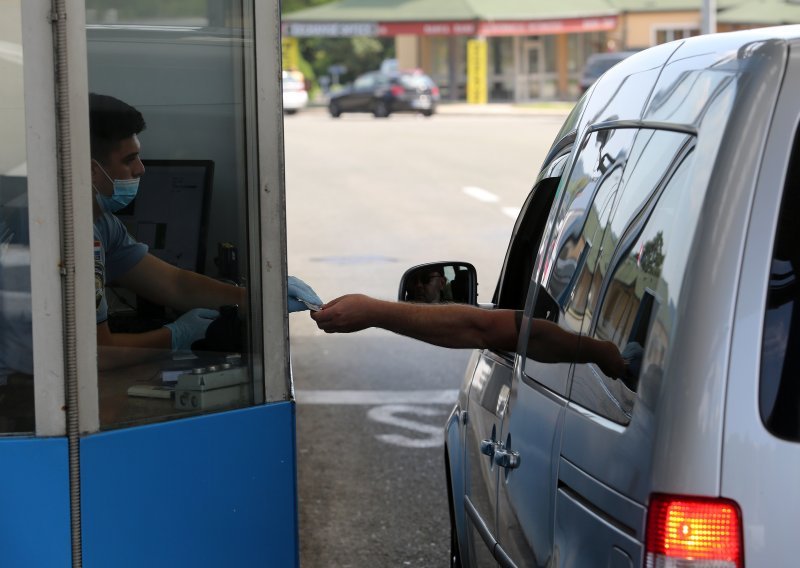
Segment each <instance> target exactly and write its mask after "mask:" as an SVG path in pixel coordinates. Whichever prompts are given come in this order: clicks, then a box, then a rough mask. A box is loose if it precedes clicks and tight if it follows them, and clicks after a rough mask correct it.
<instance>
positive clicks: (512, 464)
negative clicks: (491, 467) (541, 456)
mask: <svg viewBox="0 0 800 568" xmlns="http://www.w3.org/2000/svg"><path fill="white" fill-rule="evenodd" d="M519 461H520V460H519V452H515V451H513V450H509V449H507V448H496V449H495V451H494V463H495V464H496V465H498V466H500V467H504V468H506V469H516V468H518V467H519Z"/></svg>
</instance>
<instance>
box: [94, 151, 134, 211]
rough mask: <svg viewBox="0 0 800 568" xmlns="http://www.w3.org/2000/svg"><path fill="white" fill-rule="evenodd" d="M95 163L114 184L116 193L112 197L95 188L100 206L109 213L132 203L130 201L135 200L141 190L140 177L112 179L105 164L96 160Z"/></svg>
mask: <svg viewBox="0 0 800 568" xmlns="http://www.w3.org/2000/svg"><path fill="white" fill-rule="evenodd" d="M95 163H96V164H97V167H99V168H100V170H101V171H102V172H103V173H104V174H105V176H106V177H107V178H108V180H109V181H110V182H111V183H112V184H113V186H114V193H113V194H112V195H111V197H109V196H107V195H103V194H102V193H100V192H99V191H97V188H95V191H96V192H97V202H98V203H99V204H100V207H102V208H103V210H104V211H107V212H109V213H116V212H117V211H119V210H120V209H124V208H125V207H127V206H128V205H130V202H131V201H133V200H134V198H135V197H136V193H137V192H138V191H139V178H133V179H111V176H110V175H108V173H107V172H106V171H105V170H104V169H103V166H101V165H100V164H99V163H97V161H95Z"/></svg>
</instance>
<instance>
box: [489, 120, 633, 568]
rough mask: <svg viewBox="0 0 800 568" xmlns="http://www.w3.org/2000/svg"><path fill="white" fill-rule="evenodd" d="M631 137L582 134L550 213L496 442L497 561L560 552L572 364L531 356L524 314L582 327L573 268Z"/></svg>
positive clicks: (605, 207)
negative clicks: (561, 467)
mask: <svg viewBox="0 0 800 568" xmlns="http://www.w3.org/2000/svg"><path fill="white" fill-rule="evenodd" d="M632 138H633V131H626V130H620V131H611V130H600V131H596V132H592V133H590V134H588V135H587V136H586V137H585V138H584V140H583V143H582V144H581V145H580V147H578V148H576V150H575V151H576V152H577V154H576V156H575V158H574V162H573V166H572V169H571V173H570V174H569V176H568V177H567V178H566V181H565V182H562V183H563V185H564V187H563V189H562V190H561V193H562V194H563V197H562V199H561V203H560V205H559V207H558V209H557V210H556V211H555V213H554V215H553V216H552V217H551V220H550V221H549V222H548V226H549V227H552V231H551V236H550V239H549V241H546V242H545V243H544V246H542V247H540V251H539V255H538V260H537V267H536V269H535V275H534V279H533V282H532V285H531V287H530V290H529V292H528V296H529V297H528V302H527V306H526V310H525V315H526V317H525V318H524V319H523V323H522V328H521V332H520V345H519V347H518V356H517V365H516V367H515V371H514V374H513V377H512V385H511V390H510V398H509V401H508V403H507V404H506V405H505V407H504V416H503V419H504V422H503V424H502V426H501V428H500V438H499V441H498V448H497V450H496V452H495V454H496V455H498V454H499V457H497V458H496V459H495V461H496V462H497V463H498V466H499V469H500V471H499V472H498V496H497V501H498V506H497V541H498V544H497V547H496V555H497V556H498V557H499V558H501V559H502V560H503V561H502V564H503V565H507V566H547V565H551V564H552V563H555V562H557V556H556V554H555V551H554V548H553V515H554V509H555V495H556V479H557V475H558V459H559V454H560V447H561V437H562V431H563V424H564V416H565V410H566V405H567V393H568V387H569V379H570V374H571V370H572V364H571V363H570V361H569V358H568V360H564V361H561V362H555V363H543V362H541V361H539V360H537V359H536V357H539V354H538V352H536V347H537V346H536V341H535V340H534V341H531V340H530V337H531V335H532V334H531V329H530V324H531V322H532V321H533V318H532V316H534V314H535V315H536V317H544V318H547V319H549V320H551V321H553V322H556V323H557V324H558V325H559V326H560V327H562V328H563V329H565V330H567V331H568V332H570V333H578V332H580V325H581V320H582V314H581V311H582V310H583V309H584V306H582V305H578V304H576V302H574V297H575V293H574V292H575V290H576V289H578V288H580V287H581V286H585V285H586V283H585V282H583V281H582V280H580V279H579V278H578V276H579V275H580V274H581V267H582V266H584V265H585V264H587V263H590V264H591V263H592V262H593V259H594V258H596V256H597V245H598V244H599V242H600V241H601V239H602V234H601V227H602V222H601V219H602V217H603V216H607V215H608V214H609V211H610V210H611V206H612V203H613V200H614V198H615V196H616V192H617V188H618V186H619V183H620V180H621V177H622V172H623V169H624V165H625V163H626V160H627V152H628V149H629V148H630V141H631V140H632ZM593 245H594V246H593ZM540 284H541V285H540ZM539 358H541V357H539Z"/></svg>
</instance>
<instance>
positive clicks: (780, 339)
mask: <svg viewBox="0 0 800 568" xmlns="http://www.w3.org/2000/svg"><path fill="white" fill-rule="evenodd" d="M799 186H800V139H798V141H797V142H795V147H794V156H793V159H792V166H791V168H790V172H789V177H788V180H787V184H786V188H785V190H784V197H783V203H782V205H781V213H780V218H779V220H778V231H777V234H776V235H775V247H774V251H773V256H772V267H771V268H770V275H769V288H768V290H767V311H766V314H765V317H764V339H763V345H762V349H761V387H760V392H759V401H760V406H761V418H762V420H763V421H764V424H765V425H766V426H767V428H768V429H769V430H770V431H771V432H772V433H773V434H775V435H776V436H780V437H781V438H786V439H789V440H793V441H800V230H798V227H800V191H798V190H800V187H799Z"/></svg>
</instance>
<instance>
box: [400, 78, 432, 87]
mask: <svg viewBox="0 0 800 568" xmlns="http://www.w3.org/2000/svg"><path fill="white" fill-rule="evenodd" d="M398 81H399V83H400V84H401V85H402V86H403V87H405V88H406V89H429V88H430V87H431V86H433V81H432V80H431V79H430V77H428V76H427V75H400V77H399V79H398Z"/></svg>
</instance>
